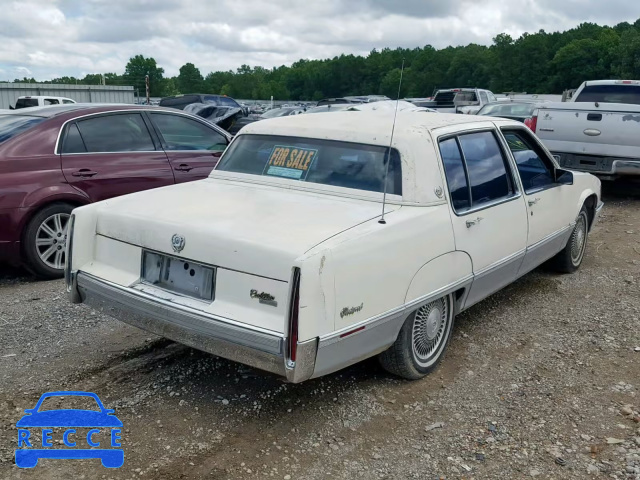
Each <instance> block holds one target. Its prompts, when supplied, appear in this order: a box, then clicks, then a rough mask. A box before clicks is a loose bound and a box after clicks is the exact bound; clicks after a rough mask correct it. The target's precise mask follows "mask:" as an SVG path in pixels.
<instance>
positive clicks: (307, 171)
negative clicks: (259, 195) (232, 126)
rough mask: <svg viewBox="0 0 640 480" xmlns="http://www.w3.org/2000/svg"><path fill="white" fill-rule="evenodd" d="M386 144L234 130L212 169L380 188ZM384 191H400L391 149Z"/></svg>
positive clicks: (397, 161) (399, 176)
mask: <svg viewBox="0 0 640 480" xmlns="http://www.w3.org/2000/svg"><path fill="white" fill-rule="evenodd" d="M388 150H389V149H388V148H387V147H383V146H378V145H365V144H360V143H349V142H340V141H335V140H320V139H313V138H302V137H286V136H276V135H248V134H247V135H240V136H239V137H237V138H236V140H235V141H234V142H233V144H232V145H231V146H230V147H229V150H227V152H226V153H225V155H224V156H223V158H222V160H221V161H220V163H219V164H218V166H217V167H216V170H221V171H226V172H237V173H244V174H250V175H257V176H263V177H279V178H285V179H289V180H292V181H300V182H306V183H319V184H323V185H332V186H336V187H344V188H352V189H357V190H367V191H371V192H380V193H382V192H383V191H384V179H385V174H386V172H387V161H388V158H389V155H388ZM386 178H387V186H386V191H387V193H389V194H395V195H402V172H401V167H400V155H399V154H398V152H397V150H395V149H392V150H391V163H390V164H389V168H388V174H387V175H386Z"/></svg>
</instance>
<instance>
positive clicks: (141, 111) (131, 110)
mask: <svg viewBox="0 0 640 480" xmlns="http://www.w3.org/2000/svg"><path fill="white" fill-rule="evenodd" d="M165 108H166V107H165ZM150 110H153V113H162V114H166V115H182V116H183V117H187V118H190V119H192V120H196V121H198V122H200V123H202V124H204V125H206V126H208V127H212V128H213V129H214V130H216V131H217V132H218V133H220V134H221V135H222V136H224V137H225V138H227V139H228V140H229V141H231V136H230V135H229V134H228V133H227V132H225V131H224V130H223V129H221V128H220V127H219V126H217V125H215V124H213V123H211V122H207V121H206V120H204V119H203V118H200V117H197V116H195V115H191V114H190V113H185V112H183V111H182V110H176V111H175V112H173V111H171V112H168V111H166V110H155V109H146V108H125V109H119V110H104V111H101V112H91V113H86V114H84V115H80V116H77V117H73V118H70V119H69V120H65V121H64V123H63V124H62V125H60V128H59V130H58V136H57V138H56V143H55V145H54V147H53V154H54V155H62V154H63V153H62V152H61V151H59V150H60V147H61V145H60V140H61V138H62V132H63V131H64V128H65V127H66V126H67V124H68V123H71V122H77V121H79V120H82V119H85V118H89V117H94V116H97V115H110V114H112V113H139V114H141V115H142V116H143V117H144V116H145V115H144V113H145V112H148V111H150ZM152 124H153V121H152ZM153 127H154V130H155V125H153ZM149 134H151V132H149ZM152 138H153V136H152ZM164 151H165V150H164V148H161V149H160V150H153V152H164ZM93 153H97V154H104V153H127V151H125V152H87V153H76V154H72V153H65V154H64V155H90V154H93ZM134 153H141V152H139V151H138V152H135V151H134ZM145 153H148V151H145Z"/></svg>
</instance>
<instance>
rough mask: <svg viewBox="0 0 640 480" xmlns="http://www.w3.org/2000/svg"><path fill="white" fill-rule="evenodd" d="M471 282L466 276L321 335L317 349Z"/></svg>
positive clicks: (407, 311) (372, 326)
mask: <svg viewBox="0 0 640 480" xmlns="http://www.w3.org/2000/svg"><path fill="white" fill-rule="evenodd" d="M472 281H473V275H468V276H466V277H464V278H462V279H460V280H458V281H457V282H454V283H451V284H449V285H445V286H444V287H442V288H439V289H438V290H435V291H433V292H431V293H428V294H426V295H423V296H421V297H419V298H416V299H415V300H412V301H410V302H407V303H405V304H403V305H401V306H399V307H396V308H392V309H391V310H388V311H386V312H384V313H381V314H379V315H376V316H374V317H371V318H368V319H366V320H363V321H361V322H358V323H354V324H352V325H349V326H348V327H345V328H341V329H340V330H336V331H335V332H331V333H329V334H326V335H323V336H321V337H320V344H319V346H318V348H323V347H326V346H328V345H331V344H332V343H335V342H339V341H340V337H341V335H343V334H344V333H348V332H351V331H352V330H354V329H358V328H360V327H365V330H366V329H367V328H374V327H377V326H380V325H381V324H383V323H385V322H389V321H391V320H393V319H395V318H396V316H397V315H398V314H401V315H402V314H405V313H407V314H408V313H410V312H411V311H413V310H415V309H417V308H419V307H420V306H422V305H426V304H427V303H429V302H431V301H433V300H436V299H438V298H440V297H443V296H445V295H448V294H450V293H452V292H455V291H457V290H459V289H461V288H463V287H465V286H468V285H470V284H471V282H472ZM365 330H362V332H364V331H365ZM362 332H357V333H355V334H354V335H358V334H361V333H362ZM350 336H352V335H350Z"/></svg>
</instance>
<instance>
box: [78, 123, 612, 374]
mask: <svg viewBox="0 0 640 480" xmlns="http://www.w3.org/2000/svg"><path fill="white" fill-rule="evenodd" d="M392 121H393V114H391V113H390V114H382V113H381V112H357V111H355V112H338V113H335V114H331V115H299V116H295V117H292V116H290V117H282V118H276V119H272V120H269V121H265V122H255V123H252V124H250V125H247V126H246V127H245V128H244V129H243V130H242V131H241V132H240V133H239V134H238V135H237V136H236V138H235V139H234V141H233V142H232V144H231V145H230V147H229V149H228V150H227V151H226V152H225V153H224V155H223V157H222V159H221V161H220V163H219V164H218V165H217V166H216V168H215V169H214V170H213V172H212V173H211V175H210V176H209V178H207V179H206V180H202V181H200V182H194V183H191V184H189V185H177V186H174V187H168V188H165V189H159V190H153V191H149V192H141V193H136V194H132V195H127V196H125V197H121V198H117V199H113V200H110V201H108V202H101V203H97V204H93V205H88V206H84V207H80V208H77V209H76V210H75V211H74V214H73V216H72V220H71V227H70V233H69V235H70V238H71V241H70V243H69V262H68V263H67V271H66V279H67V289H68V292H69V295H70V298H71V300H72V301H73V302H84V303H86V304H88V305H91V306H93V307H95V308H98V309H101V311H103V312H106V313H109V314H110V315H113V316H114V317H116V318H119V319H120V320H122V321H124V322H127V323H130V324H132V325H135V326H137V327H140V328H143V329H145V330H148V331H151V332H155V333H157V334H159V335H162V336H164V337H168V338H170V339H173V340H175V341H178V342H181V343H184V344H187V345H190V346H192V347H195V348H198V349H201V350H204V351H207V352H211V353H213V354H215V355H218V356H221V357H224V358H228V359H231V360H236V361H239V362H241V363H245V364H247V365H251V366H254V367H258V368H261V369H264V370H268V371H270V372H275V373H276V374H279V375H282V376H284V377H286V378H287V379H288V380H289V381H291V382H301V381H303V380H306V379H309V378H312V377H319V376H322V375H326V374H328V373H330V372H334V371H336V370H339V369H341V368H344V367H346V366H347V365H350V364H353V363H355V362H358V361H360V360H363V359H365V358H367V357H371V356H374V355H378V354H380V355H381V356H380V360H381V362H382V365H383V366H384V367H385V368H386V369H388V370H389V371H390V372H393V373H395V374H398V375H400V376H402V377H405V378H410V379H417V378H420V377H422V376H423V375H425V374H427V373H428V372H430V371H431V370H432V369H433V368H435V366H436V365H437V364H438V362H439V361H440V360H441V359H442V357H443V355H444V352H445V349H446V347H447V344H448V342H449V339H450V337H451V330H452V325H453V319H454V316H455V315H456V314H457V313H459V312H461V311H463V310H465V309H467V308H469V307H470V306H471V305H473V304H475V303H477V302H479V301H481V300H482V299H483V298H485V297H487V296H489V295H490V294H492V293H493V292H496V291H497V290H500V289H501V288H503V287H504V286H505V285H507V284H509V283H511V282H513V281H514V280H515V279H516V278H518V277H520V276H521V275H524V274H525V273H527V272H528V271H530V270H532V269H533V268H535V267H536V266H538V265H540V264H541V263H543V262H545V261H546V260H549V259H552V264H553V265H554V266H555V268H556V269H557V270H558V271H561V272H572V271H574V270H576V269H577V268H578V267H579V266H580V264H581V263H582V259H583V257H584V253H585V248H586V244H587V235H588V232H589V229H590V228H591V226H592V225H593V223H594V221H595V220H596V217H597V214H598V212H599V210H600V208H601V206H602V203H601V201H600V181H599V180H598V179H597V178H596V177H593V176H591V175H588V174H584V173H579V172H570V171H565V170H562V169H560V168H559V167H558V165H557V164H556V163H555V162H554V160H553V158H552V157H551V155H550V154H549V153H548V151H547V150H546V149H545V148H544V147H543V146H542V144H540V143H539V141H538V140H537V138H536V137H535V135H533V134H532V132H531V131H530V130H529V129H528V128H526V127H525V126H524V125H522V124H521V123H519V122H514V121H510V120H501V119H486V118H483V117H476V116H468V115H464V116H463V115H446V114H442V115H440V114H437V115H435V114H425V113H423V112H399V113H398V115H397V122H396V124H395V134H394V136H393V140H392V142H390V136H391V123H392ZM390 143H391V146H390ZM507 145H508V147H507ZM505 147H506V148H505ZM385 192H386V205H385V204H384V199H385ZM212 206H215V208H213V207H212ZM383 210H384V219H383V218H381V213H382V212H383Z"/></svg>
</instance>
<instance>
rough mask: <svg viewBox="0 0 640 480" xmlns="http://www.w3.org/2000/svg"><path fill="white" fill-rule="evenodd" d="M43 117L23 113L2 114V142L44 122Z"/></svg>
mask: <svg viewBox="0 0 640 480" xmlns="http://www.w3.org/2000/svg"><path fill="white" fill-rule="evenodd" d="M43 120H44V118H42V117H27V116H23V115H0V143H2V142H4V141H7V140H9V139H10V138H11V137H15V136H16V135H19V134H20V133H22V132H24V131H25V130H27V129H29V128H31V127H33V126H34V125H37V124H38V123H40V122H42V121H43Z"/></svg>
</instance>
